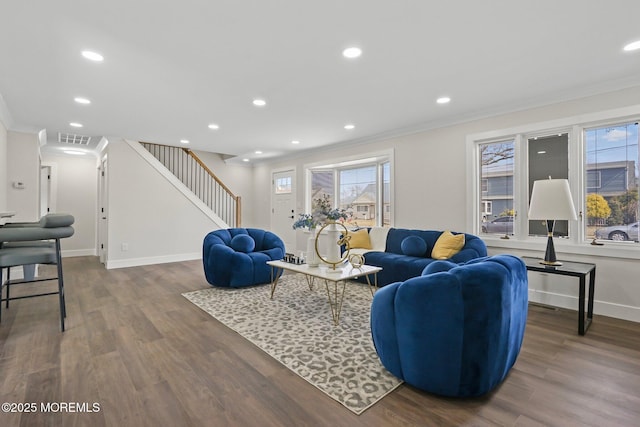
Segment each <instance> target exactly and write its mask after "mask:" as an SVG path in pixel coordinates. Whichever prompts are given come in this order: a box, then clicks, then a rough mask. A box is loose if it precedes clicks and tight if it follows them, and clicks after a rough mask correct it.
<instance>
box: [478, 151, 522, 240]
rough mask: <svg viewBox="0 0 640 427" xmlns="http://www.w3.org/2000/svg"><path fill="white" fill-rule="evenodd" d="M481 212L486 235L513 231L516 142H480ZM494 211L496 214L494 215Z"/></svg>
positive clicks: (504, 233) (511, 232)
mask: <svg viewBox="0 0 640 427" xmlns="http://www.w3.org/2000/svg"><path fill="white" fill-rule="evenodd" d="M479 151H480V156H479V159H480V166H479V170H480V179H479V182H480V187H481V188H480V194H481V198H480V200H479V202H480V213H481V222H482V224H481V227H480V231H481V232H482V233H483V234H503V235H505V236H506V235H510V234H513V221H509V225H508V226H507V225H506V222H505V221H506V218H513V215H514V211H513V172H514V170H513V166H514V163H513V160H514V141H513V140H509V141H498V142H490V143H487V144H482V145H480V149H479ZM493 212H495V214H493Z"/></svg>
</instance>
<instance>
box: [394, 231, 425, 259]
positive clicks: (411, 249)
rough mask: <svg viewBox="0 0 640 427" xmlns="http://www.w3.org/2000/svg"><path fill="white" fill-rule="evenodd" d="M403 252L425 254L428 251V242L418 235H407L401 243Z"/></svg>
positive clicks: (414, 254) (417, 254)
mask: <svg viewBox="0 0 640 427" xmlns="http://www.w3.org/2000/svg"><path fill="white" fill-rule="evenodd" d="M400 248H401V249H402V253H403V254H405V255H408V256H416V257H420V256H424V255H425V254H426V253H427V242H425V241H424V240H422V239H421V238H420V237H418V236H407V237H405V238H404V239H403V240H402V243H401V244H400Z"/></svg>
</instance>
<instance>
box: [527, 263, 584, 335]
mask: <svg viewBox="0 0 640 427" xmlns="http://www.w3.org/2000/svg"><path fill="white" fill-rule="evenodd" d="M522 260H523V261H524V262H525V264H526V265H527V271H537V272H539V273H548V274H559V275H561V276H571V277H577V278H578V279H579V280H580V290H579V292H578V333H579V334H580V335H584V334H585V333H586V332H587V329H589V326H591V321H592V319H593V294H594V290H595V289H594V288H595V284H596V265H595V264H590V263H584V262H573V261H562V265H557V266H549V265H544V264H541V263H540V259H539V258H533V257H522ZM587 275H589V298H588V301H587V315H586V318H585V307H584V297H585V287H586V281H587Z"/></svg>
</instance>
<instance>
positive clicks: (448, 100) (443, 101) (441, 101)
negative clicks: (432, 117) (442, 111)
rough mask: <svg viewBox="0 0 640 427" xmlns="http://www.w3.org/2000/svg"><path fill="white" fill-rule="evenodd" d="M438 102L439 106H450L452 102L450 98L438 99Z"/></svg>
mask: <svg viewBox="0 0 640 427" xmlns="http://www.w3.org/2000/svg"><path fill="white" fill-rule="evenodd" d="M436 102H437V103H438V104H448V103H449V102H451V98H449V97H448V96H441V97H440V98H438V99H436Z"/></svg>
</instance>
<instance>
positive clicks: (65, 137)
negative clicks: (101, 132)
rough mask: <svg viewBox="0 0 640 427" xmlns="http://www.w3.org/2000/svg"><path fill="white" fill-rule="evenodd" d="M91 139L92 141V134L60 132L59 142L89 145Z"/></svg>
mask: <svg viewBox="0 0 640 427" xmlns="http://www.w3.org/2000/svg"><path fill="white" fill-rule="evenodd" d="M89 141H91V137H90V136H86V135H76V134H73V133H58V142H60V143H62V144H73V145H89Z"/></svg>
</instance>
